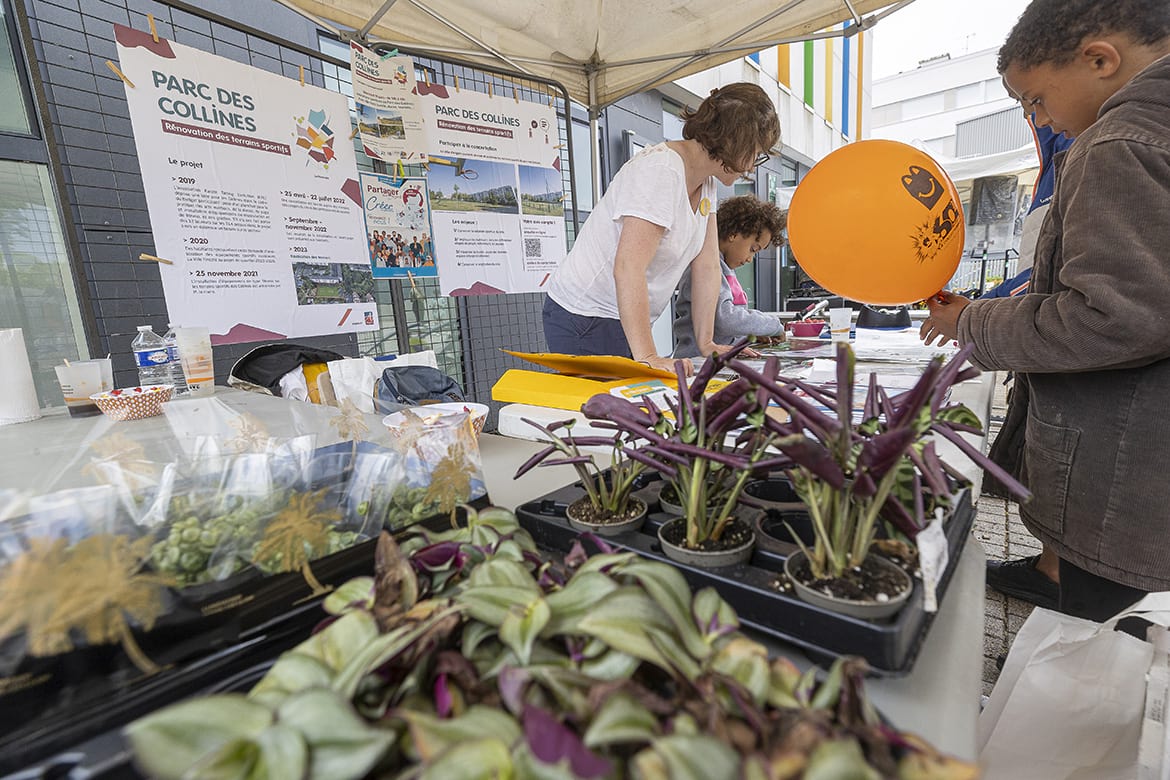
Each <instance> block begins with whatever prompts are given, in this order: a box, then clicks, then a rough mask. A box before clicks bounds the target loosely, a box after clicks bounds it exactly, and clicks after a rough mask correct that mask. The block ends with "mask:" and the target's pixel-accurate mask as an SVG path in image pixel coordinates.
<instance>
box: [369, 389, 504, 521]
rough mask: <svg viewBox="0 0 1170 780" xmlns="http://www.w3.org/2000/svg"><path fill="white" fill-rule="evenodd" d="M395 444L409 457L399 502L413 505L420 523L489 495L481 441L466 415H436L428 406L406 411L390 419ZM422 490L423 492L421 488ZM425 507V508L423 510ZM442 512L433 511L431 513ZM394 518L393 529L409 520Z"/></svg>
mask: <svg viewBox="0 0 1170 780" xmlns="http://www.w3.org/2000/svg"><path fill="white" fill-rule="evenodd" d="M385 424H386V428H387V430H389V431H390V443H391V446H392V447H393V448H394V449H395V450H396V451H397V452H399V453H400V454H401V455H402V456H403V458H404V466H405V471H406V479H405V482H406V486H407V489H408V491H409V492H404V493H401V494H400V495H399V496H398V497H397V499H396V500H395V503H396V505H397V506H399V507H401V508H402V509H405V508H407V507H410V511H411V513H412V517H413V518H414V520H415V521H417V520H419V519H422V518H424V517H428V516H431V515H434V514H438V513H453V512H454V511H455V508H456V507H457V506H458V505H459V504H462V503H467V502H469V501H473V500H475V499H477V498H479V497H481V496H483V495H486V494H487V488H486V486H485V485H484V479H483V460H482V458H481V456H480V453H479V440H478V438H477V436H476V434H475V429H474V427H473V426H472V424H471V415H470V414H468V413H467V412H447V411H444V412H432V413H428V412H427V411H426V407H425V406H423V407H416V408H414V409H404V410H402V411H401V412H396V413H394V414H392V415H390V416H389V417H387V418H386V421H385ZM420 489H421V492H419V490H420ZM420 506H423V507H425V508H423V509H419V508H418V507H420ZM432 509H433V510H437V511H431V510H432ZM405 520H406V518H405V517H403V516H402V515H401V513H396V514H395V519H394V520H393V522H392V524H391V525H390V527H391V528H394V527H401V525H398V523H400V522H401V523H402V524H409V523H406V522H405Z"/></svg>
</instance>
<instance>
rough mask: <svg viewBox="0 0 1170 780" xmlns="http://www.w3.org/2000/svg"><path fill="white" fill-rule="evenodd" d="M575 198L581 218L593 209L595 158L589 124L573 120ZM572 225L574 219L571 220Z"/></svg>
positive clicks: (572, 163)
mask: <svg viewBox="0 0 1170 780" xmlns="http://www.w3.org/2000/svg"><path fill="white" fill-rule="evenodd" d="M570 124H571V125H572V128H573V159H572V160H570V161H569V162H570V164H571V165H572V166H573V200H574V201H576V203H577V211H578V212H581V213H578V215H577V216H578V217H579V218H584V216H585V214H588V213H589V212H590V211H593V158H592V156H591V155H590V153H589V125H588V123H586V122H577V121H573V122H571V123H570ZM569 222H570V227H571V226H572V225H571V223H572V220H569Z"/></svg>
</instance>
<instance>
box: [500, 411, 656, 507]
mask: <svg viewBox="0 0 1170 780" xmlns="http://www.w3.org/2000/svg"><path fill="white" fill-rule="evenodd" d="M614 400H619V399H616V398H615V399H614ZM522 419H523V420H524V422H526V423H528V424H529V425H531V426H532V427H533V428H536V429H537V430H538V431H540V432H541V433H543V434H544V436H545V438H546V439H547V440H548V442H549V444H548V446H547V447H545V448H544V449H542V450H540V451H539V452H537V453H536V454H535V455H533V456H532V457H531V458H529V459H528V460H526V461H525V462H524V463H522V464H521V465H520V468H518V469H516V475H515V476H514V477H513V479H519V478H520V477H522V476H524V475H525V474H527V473H528V472H529V471H531V470H532V469H533V468H535V467H536V466H572V467H573V468H574V469H576V471H577V477H578V478H579V479H580V480H581V486H582V487H584V488H585V493H586V495H587V496H588V497H589V503H590V504H591V505H592V506H593V508H594V509H595V510H596V511H598V512H599V513H603V514H604V515H607V516H609V517H618V516H620V515H622V514H623V513H624V512H625V511H626V508H627V507H628V506H629V503H630V496H631V495H632V494H633V492H634V483H635V481H636V480H637V479H638V475H639V474H641V473H642V471H643V470H645V465H644V464H643V463H641V462H639V461H637V460H630V459H629V458H626V457H625V445H626V444H627V443H628V442H629V437H628V436H626V435H624V434H623V435H618V436H612V437H611V436H573V435H572V430H573V426H574V425H575V424H576V422H577V421H576V420H561V421H559V422H554V423H552V424H550V425H548V426H544V425H541V424H540V423H538V422H534V421H532V420H529V419H528V418H526V417H525V418H522ZM562 428H563V429H564V431H565V433H563V434H562V433H560V432H559V431H560V430H561V429H562ZM581 447H610V448H611V453H610V461H611V465H610V467H609V471H608V472H606V471H605V470H604V469H602V468H601V467H600V466H598V465H597V461H596V460H595V459H594V457H593V455H591V454H590V455H586V454H585V453H583V452H581Z"/></svg>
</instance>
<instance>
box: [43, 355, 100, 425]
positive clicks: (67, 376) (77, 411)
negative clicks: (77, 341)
mask: <svg viewBox="0 0 1170 780" xmlns="http://www.w3.org/2000/svg"><path fill="white" fill-rule="evenodd" d="M54 369H55V370H56V372H57V383H58V384H59V385H60V386H61V394H62V395H63V396H64V397H65V407H66V408H67V409H68V410H69V416H70V417H88V416H90V415H94V414H101V411H100V410H99V409H98V408H97V405H96V404H95V403H94V402H93V400H92V399H91V398H90V396H91V395H95V394H97V393H105V392H109V391H110V390H113V389H114V366H113V363H112V362H111V361H110V359H109V358H98V359H96V360H74V361H72V362H70V363H66V364H65V365H63V366H54Z"/></svg>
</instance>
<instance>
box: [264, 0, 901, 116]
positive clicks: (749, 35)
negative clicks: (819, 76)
mask: <svg viewBox="0 0 1170 780" xmlns="http://www.w3.org/2000/svg"><path fill="white" fill-rule="evenodd" d="M280 1H281V2H282V3H284V4H285V5H287V6H289V7H290V8H293V9H294V10H298V11H301V12H303V13H304V14H306V15H307V16H309V17H310V18H313V19H315V20H316V21H318V22H324V23H325V26H326V27H327V28H332V29H334V30H335V31H336V32H338V34H342V33H343V32H346V30H345V29H344V28H349V31H355V32H356V34H357V37H358V38H364V39H367V40H368V41H369V42H371V43H380V42H384V43H387V44H389V45H391V46H400V47H402V48H407V49H412V50H417V51H426V52H429V53H433V54H435V55H438V56H441V55H443V54H447V55H449V56H452V57H456V58H458V59H461V60H464V61H467V62H470V63H472V64H482V65H489V66H491V67H495V68H501V67H506V68H510V69H512V70H515V71H517V72H519V73H522V74H527V75H531V76H540V77H543V78H546V79H551V80H553V81H556V82H558V83H560V84H562V85H563V86H564V87H565V88H566V89H567V90H568V92H569V95H570V97H572V98H573V99H574V100H576V101H577V102H579V103H581V104H583V105H585V106H586V107H588V108H589V109H590V110H591V111H593V112H596V111H597V110H600V109H601V108H604V107H605V106H607V105H610V104H611V103H614V102H616V101H618V100H620V99H621V98H623V97H625V96H627V95H632V94H635V93H638V92H642V91H644V90H647V89H650V88H651V87H653V86H656V85H658V84H661V83H663V82H665V81H669V80H671V79H677V78H680V77H682V76H686V75H689V74H691V73H697V72H698V71H701V70H704V69H706V68H710V67H712V66H714V65H718V64H720V63H723V62H727V61H729V60H732V59H735V58H737V57H742V56H744V55H745V54H749V53H751V52H754V51H759V50H761V49H766V48H768V47H770V46H775V45H778V44H781V43H791V42H795V41H803V40H808V39H810V38H817V37H834V36H841V35H854V34H856V33H857V31H858V30H865V29H869V28H870V27H872V26H873V25H874V24H876V23H877V21H878V20H880V19H881V18H883V17H884V16H886V15H888V14H889V13H892V12H894V11H896V10H897V9H898V8H901V7H903V6H905V5H908V4H909V3H910V2H913V0H780V2H777V0H740V2H736V3H728V2H726V0H640V2H630V0H280ZM874 12H877V13H874ZM865 14H872V15H870V16H865ZM845 21H851V22H852V24H850V25H848V26H847V27H846V29H845V30H838V31H834V32H829V33H824V32H818V31H823V30H825V29H826V28H828V27H831V26H833V25H836V24H839V23H841V22H845ZM343 37H345V36H344V35H343Z"/></svg>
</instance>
